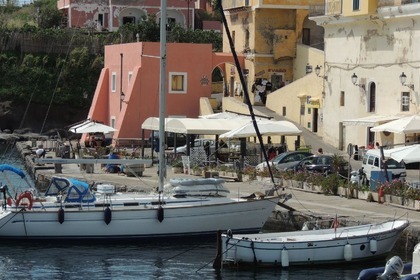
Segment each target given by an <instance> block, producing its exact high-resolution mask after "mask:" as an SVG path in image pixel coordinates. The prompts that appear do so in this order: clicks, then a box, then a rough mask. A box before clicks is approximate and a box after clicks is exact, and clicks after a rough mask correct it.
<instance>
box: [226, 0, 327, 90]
mask: <svg viewBox="0 0 420 280" xmlns="http://www.w3.org/2000/svg"><path fill="white" fill-rule="evenodd" d="M322 3H324V0H263V1H254V0H243V1H235V0H225V1H223V8H224V11H225V15H226V19H227V22H228V26H229V28H230V33H231V36H232V39H233V42H234V45H235V50H236V52H237V53H238V54H240V55H243V56H244V57H245V69H244V73H245V75H246V82H247V88H248V91H250V92H251V91H252V85H253V84H254V83H255V81H256V80H257V79H265V80H267V81H269V82H270V83H271V86H272V87H271V92H272V91H275V90H277V89H279V88H281V87H283V86H284V85H286V84H288V83H290V82H292V81H293V80H295V79H296V77H295V75H294V59H295V58H296V45H297V43H303V44H305V45H308V46H314V47H317V48H319V49H323V28H321V27H318V26H316V24H315V22H313V21H311V20H309V19H308V14H309V8H310V7H311V6H313V5H316V4H322ZM230 51H231V50H230V46H229V43H228V40H227V37H226V33H225V32H224V39H223V52H230ZM225 73H226V80H225V81H226V92H225V95H230V96H234V95H240V93H241V88H240V85H239V78H238V76H237V73H236V69H235V67H234V65H228V66H226V68H225ZM252 97H253V96H252Z"/></svg>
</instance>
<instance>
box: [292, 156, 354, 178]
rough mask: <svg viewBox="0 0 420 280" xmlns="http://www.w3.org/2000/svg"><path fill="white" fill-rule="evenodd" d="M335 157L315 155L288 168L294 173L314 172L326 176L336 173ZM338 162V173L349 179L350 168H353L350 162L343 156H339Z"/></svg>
mask: <svg viewBox="0 0 420 280" xmlns="http://www.w3.org/2000/svg"><path fill="white" fill-rule="evenodd" d="M334 157H335V156H333V155H313V156H310V157H307V158H305V159H303V160H302V161H300V162H299V163H298V164H296V165H294V166H291V167H289V168H287V170H293V171H295V172H296V171H303V170H306V171H312V172H319V173H324V174H325V175H328V174H332V173H334ZM336 160H337V161H338V162H337V167H338V173H339V174H340V175H341V176H343V177H345V178H347V177H348V175H349V168H350V171H351V167H350V166H349V164H348V162H347V161H346V160H345V159H344V158H343V157H341V156H337V158H336Z"/></svg>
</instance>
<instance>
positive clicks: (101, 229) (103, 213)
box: [0, 198, 278, 240]
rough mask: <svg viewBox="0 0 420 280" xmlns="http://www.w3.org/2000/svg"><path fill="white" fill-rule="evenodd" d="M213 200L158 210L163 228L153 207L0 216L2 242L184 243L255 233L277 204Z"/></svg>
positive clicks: (22, 211) (11, 211)
mask: <svg viewBox="0 0 420 280" xmlns="http://www.w3.org/2000/svg"><path fill="white" fill-rule="evenodd" d="M217 200H218V202H214V203H212V202H211V199H209V200H201V199H195V200H191V201H190V202H188V200H184V201H183V200H181V201H179V200H174V201H173V202H171V201H167V202H166V203H165V204H164V205H162V206H163V207H162V208H163V212H161V213H160V215H161V218H163V220H162V221H161V222H160V221H159V219H158V211H159V210H158V209H159V206H158V205H153V204H140V205H139V206H135V207H132V206H126V207H112V206H111V207H110V208H109V209H110V210H111V211H109V210H106V208H105V207H81V208H78V207H75V208H65V209H64V217H63V213H62V211H59V210H60V208H59V207H52V206H51V207H45V206H46V204H44V208H43V209H37V208H36V207H34V208H33V209H32V210H27V209H20V208H18V209H16V208H14V209H7V210H3V212H2V213H1V214H0V239H5V238H6V239H25V240H28V239H49V240H51V239H129V238H130V239H131V238H133V239H138V238H156V237H187V236H202V235H209V234H215V232H216V231H217V230H226V229H228V228H232V229H235V230H237V231H242V232H256V231H258V230H260V229H261V227H262V226H263V225H264V223H265V221H266V219H267V218H268V217H269V216H270V214H271V212H272V211H273V210H274V207H275V205H276V202H277V200H278V199H275V198H273V199H262V200H249V201H246V200H234V199H229V198H226V201H220V200H221V198H217ZM222 200H224V199H222ZM227 200H231V202H227ZM187 204H189V205H188V206H186V205H187ZM35 206H36V205H35ZM59 212H61V213H60V214H59ZM61 222H62V223H61Z"/></svg>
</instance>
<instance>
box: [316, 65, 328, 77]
mask: <svg viewBox="0 0 420 280" xmlns="http://www.w3.org/2000/svg"><path fill="white" fill-rule="evenodd" d="M321 67H322V66H319V65H317V66H316V67H315V74H316V75H317V76H318V77H320V78H324V79H325V80H327V79H328V77H327V76H320V75H319V74H320V73H321Z"/></svg>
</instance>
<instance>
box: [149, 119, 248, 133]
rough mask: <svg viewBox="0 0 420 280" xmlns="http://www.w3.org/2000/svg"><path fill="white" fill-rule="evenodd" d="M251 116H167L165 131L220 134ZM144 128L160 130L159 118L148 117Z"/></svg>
mask: <svg viewBox="0 0 420 280" xmlns="http://www.w3.org/2000/svg"><path fill="white" fill-rule="evenodd" d="M249 121H250V118H235V119H195V118H166V119H165V131H166V132H174V133H184V134H208V135H220V134H223V133H225V132H228V131H231V130H233V129H236V128H238V127H241V126H243V125H244V124H246V123H247V122H249ZM141 128H142V129H148V130H159V119H158V118H153V117H151V118H148V119H146V120H145V121H144V122H143V124H142V126H141Z"/></svg>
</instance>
